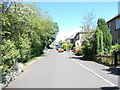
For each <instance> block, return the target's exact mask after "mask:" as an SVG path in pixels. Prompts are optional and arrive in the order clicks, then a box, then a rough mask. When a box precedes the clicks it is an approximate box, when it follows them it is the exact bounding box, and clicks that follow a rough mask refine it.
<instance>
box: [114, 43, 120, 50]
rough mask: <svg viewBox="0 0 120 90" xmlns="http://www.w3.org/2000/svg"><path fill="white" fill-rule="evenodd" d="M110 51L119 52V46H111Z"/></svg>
mask: <svg viewBox="0 0 120 90" xmlns="http://www.w3.org/2000/svg"><path fill="white" fill-rule="evenodd" d="M112 50H113V51H118V50H120V44H117V45H113V46H112Z"/></svg>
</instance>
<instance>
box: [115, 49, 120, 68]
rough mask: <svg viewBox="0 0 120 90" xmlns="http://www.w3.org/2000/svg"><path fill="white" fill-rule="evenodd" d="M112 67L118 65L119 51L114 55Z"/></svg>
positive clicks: (119, 62) (119, 61) (119, 59)
mask: <svg viewBox="0 0 120 90" xmlns="http://www.w3.org/2000/svg"><path fill="white" fill-rule="evenodd" d="M114 65H115V66H118V65H120V51H117V52H115V53H114Z"/></svg>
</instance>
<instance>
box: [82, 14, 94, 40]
mask: <svg viewBox="0 0 120 90" xmlns="http://www.w3.org/2000/svg"><path fill="white" fill-rule="evenodd" d="M81 27H82V30H83V32H86V33H85V34H82V36H81V37H82V40H83V41H85V40H87V39H91V38H92V36H93V34H94V33H92V32H94V29H95V27H96V24H95V14H94V13H93V12H86V13H84V15H83V21H82V26H81Z"/></svg>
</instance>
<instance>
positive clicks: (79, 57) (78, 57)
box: [69, 56, 88, 61]
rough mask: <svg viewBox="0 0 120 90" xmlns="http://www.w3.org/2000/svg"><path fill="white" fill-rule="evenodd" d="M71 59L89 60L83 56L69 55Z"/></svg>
mask: <svg viewBox="0 0 120 90" xmlns="http://www.w3.org/2000/svg"><path fill="white" fill-rule="evenodd" d="M69 59H74V60H81V61H88V60H86V59H85V58H83V56H73V57H69Z"/></svg>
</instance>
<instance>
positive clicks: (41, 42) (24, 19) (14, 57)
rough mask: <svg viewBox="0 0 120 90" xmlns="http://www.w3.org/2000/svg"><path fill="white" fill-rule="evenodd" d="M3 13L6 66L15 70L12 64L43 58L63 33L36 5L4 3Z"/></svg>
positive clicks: (3, 61)
mask: <svg viewBox="0 0 120 90" xmlns="http://www.w3.org/2000/svg"><path fill="white" fill-rule="evenodd" d="M0 9H1V11H2V13H0V16H1V18H0V21H1V22H2V32H1V34H2V41H3V42H2V48H3V49H2V65H7V66H8V67H11V66H12V65H11V64H10V63H9V62H14V61H17V62H22V63H24V62H27V61H28V60H29V59H30V58H32V57H35V56H38V55H40V54H42V53H43V50H44V48H45V47H48V46H49V45H50V44H51V43H52V42H53V41H54V40H55V38H56V35H57V33H58V31H59V28H58V25H57V23H56V22H53V20H52V19H51V16H50V15H48V14H44V13H43V12H42V11H41V10H39V9H38V8H37V7H36V6H35V5H32V4H24V3H19V2H18V3H16V2H1V3H0ZM13 47H14V48H13ZM11 52H15V53H11ZM12 64H13V65H14V63H12Z"/></svg>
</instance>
